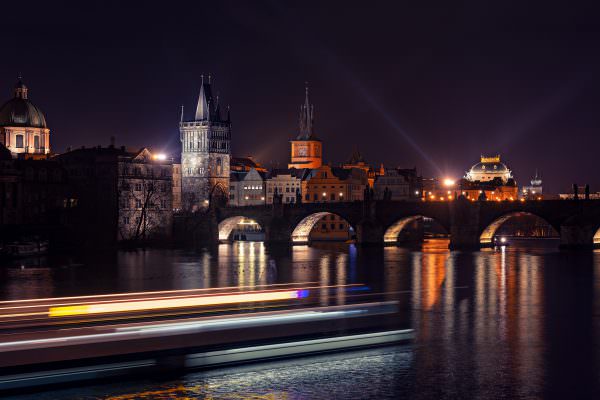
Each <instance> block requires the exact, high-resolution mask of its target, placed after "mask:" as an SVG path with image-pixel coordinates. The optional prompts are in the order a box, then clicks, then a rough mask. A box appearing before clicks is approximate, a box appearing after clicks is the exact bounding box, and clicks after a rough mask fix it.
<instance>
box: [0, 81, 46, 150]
mask: <svg viewBox="0 0 600 400" xmlns="http://www.w3.org/2000/svg"><path fill="white" fill-rule="evenodd" d="M0 143H2V144H3V145H4V146H5V147H6V148H7V149H8V150H10V152H11V154H12V156H13V157H17V156H19V155H23V156H28V157H27V158H35V157H36V156H38V157H40V156H45V155H46V154H48V153H50V129H48V126H47V125H46V117H45V116H44V114H43V113H42V111H41V110H40V109H39V108H37V107H36V106H35V105H34V104H33V103H32V102H31V101H29V96H28V89H27V86H25V84H24V83H23V81H21V78H19V81H18V82H17V84H16V85H15V92H14V97H13V98H12V99H11V100H9V101H7V102H6V103H4V105H2V107H0Z"/></svg>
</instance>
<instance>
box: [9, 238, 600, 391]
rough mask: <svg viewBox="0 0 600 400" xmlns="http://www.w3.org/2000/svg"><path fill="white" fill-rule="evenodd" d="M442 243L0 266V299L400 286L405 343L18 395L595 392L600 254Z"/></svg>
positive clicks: (155, 253)
mask: <svg viewBox="0 0 600 400" xmlns="http://www.w3.org/2000/svg"><path fill="white" fill-rule="evenodd" d="M446 246H447V242H444V241H432V242H428V243H426V244H425V245H424V246H423V248H422V249H420V250H419V251H414V250H408V249H402V248H380V249H375V248H368V249H356V248H355V247H354V246H349V245H334V244H329V245H320V246H315V247H304V246H302V247H293V248H266V247H265V246H263V245H262V244H259V243H242V244H235V245H221V246H220V247H219V248H218V250H216V251H213V252H209V251H206V252H203V253H200V254H191V253H190V254H186V253H182V252H179V251H166V250H150V251H137V252H120V253H116V254H104V255H94V256H93V257H83V258H81V257H72V258H65V257H63V258H51V259H46V260H40V261H38V262H36V263H37V264H38V265H31V264H28V265H25V266H24V267H21V266H20V265H13V266H5V267H4V268H2V269H1V270H0V298H1V299H4V300H6V299H22V298H33V297H51V296H66V295H76V294H93V293H115V292H125V291H144V290H160V289H173V288H182V289H187V288H202V287H216V286H237V285H242V286H253V285H260V284H269V283H285V282H319V283H321V284H344V283H354V282H360V283H367V284H368V285H370V286H371V287H373V288H374V290H381V291H386V292H400V293H401V294H400V301H401V304H402V307H403V308H404V309H405V310H406V313H407V314H409V317H410V320H411V323H412V327H413V328H414V329H415V333H416V339H415V341H414V343H412V344H410V345H404V346H395V347H387V348H380V349H375V350H364V351H358V352H349V353H341V354H336V355H326V356H316V357H310V358H303V359H297V360H289V361H282V362H270V363H263V364H257V365H252V366H248V367H236V368H230V369H221V370H215V371H211V372H208V373H207V372H202V373H190V374H187V375H185V376H182V377H179V378H177V379H175V380H173V379H170V380H165V381H136V382H121V383H113V384H106V385H96V386H93V387H84V388H73V389H68V390H61V391H53V392H46V393H41V394H35V395H28V396H25V397H26V398H36V399H38V398H39V399H60V398H73V399H88V398H94V399H95V398H98V399H382V398H384V399H400V398H433V399H438V398H452V399H496V398H506V399H514V398H518V399H536V398H561V399H562V398H564V399H574V398H590V399H592V398H596V399H597V398H600V368H599V367H600V346H599V344H600V343H599V342H600V253H598V252H580V253H575V252H573V253H570V252H560V251H558V249H557V247H556V246H557V243H556V242H554V241H523V242H520V243H513V244H512V245H511V246H509V247H507V248H504V249H502V250H496V251H494V250H485V251H480V252H450V251H448V250H447V249H446ZM36 263H34V264H36ZM339 301H343V299H339ZM25 397H21V398H25Z"/></svg>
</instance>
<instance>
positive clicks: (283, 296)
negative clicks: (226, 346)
mask: <svg viewBox="0 0 600 400" xmlns="http://www.w3.org/2000/svg"><path fill="white" fill-rule="evenodd" d="M300 292H301V291H299V290H286V291H274V292H259V293H242V294H226V295H214V296H198V297H190V298H176V299H173V298H171V299H155V300H137V301H135V300H134V301H117V302H112V303H93V304H84V305H74V306H59V307H50V308H49V310H48V316H49V317H68V316H74V315H89V314H104V313H113V312H131V311H147V310H159V309H164V308H182V307H199V306H213V305H222V304H235V303H246V302H255V301H277V300H291V299H297V298H299V297H301V294H300Z"/></svg>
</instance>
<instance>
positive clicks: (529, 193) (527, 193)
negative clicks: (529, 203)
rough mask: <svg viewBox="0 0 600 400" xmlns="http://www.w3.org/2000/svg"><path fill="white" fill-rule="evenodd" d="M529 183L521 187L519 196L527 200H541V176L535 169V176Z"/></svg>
mask: <svg viewBox="0 0 600 400" xmlns="http://www.w3.org/2000/svg"><path fill="white" fill-rule="evenodd" d="M529 183H531V185H529V186H523V188H522V189H521V197H523V198H524V199H528V200H541V199H542V196H543V188H542V178H541V177H539V176H538V173H537V171H535V176H534V177H533V179H532V180H531V181H529Z"/></svg>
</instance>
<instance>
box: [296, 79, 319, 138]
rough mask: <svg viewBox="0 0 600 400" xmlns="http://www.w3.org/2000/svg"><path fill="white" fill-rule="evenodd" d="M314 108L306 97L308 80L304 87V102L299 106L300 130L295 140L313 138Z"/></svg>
mask: <svg viewBox="0 0 600 400" xmlns="http://www.w3.org/2000/svg"><path fill="white" fill-rule="evenodd" d="M314 116H315V110H314V106H313V105H312V104H310V101H309V99H308V82H306V87H305V97H304V104H303V105H301V106H300V117H299V118H298V119H299V125H300V132H299V133H298V137H297V138H296V139H297V140H308V139H314V137H313V124H314Z"/></svg>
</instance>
